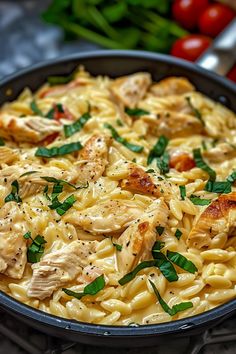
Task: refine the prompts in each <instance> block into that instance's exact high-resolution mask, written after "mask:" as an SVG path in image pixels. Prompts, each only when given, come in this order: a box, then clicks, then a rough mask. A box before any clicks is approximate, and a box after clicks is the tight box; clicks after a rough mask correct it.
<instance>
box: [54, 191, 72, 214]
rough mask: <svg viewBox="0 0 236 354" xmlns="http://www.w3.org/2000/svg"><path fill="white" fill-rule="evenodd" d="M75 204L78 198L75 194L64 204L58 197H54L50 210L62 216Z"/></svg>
mask: <svg viewBox="0 0 236 354" xmlns="http://www.w3.org/2000/svg"><path fill="white" fill-rule="evenodd" d="M75 202H76V198H75V196H74V195H73V194H72V195H70V196H69V197H68V198H66V199H65V200H64V202H62V203H61V202H60V201H59V200H58V199H57V197H54V199H53V200H52V204H51V205H49V208H50V209H56V212H57V214H59V215H61V216H62V215H63V214H65V212H66V211H67V210H68V209H70V208H71V207H72V205H73V204H74V203H75Z"/></svg>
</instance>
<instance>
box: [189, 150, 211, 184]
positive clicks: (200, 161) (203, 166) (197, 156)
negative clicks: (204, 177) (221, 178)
mask: <svg viewBox="0 0 236 354" xmlns="http://www.w3.org/2000/svg"><path fill="white" fill-rule="evenodd" d="M193 157H194V161H195V163H196V166H197V167H198V168H201V169H202V170H203V171H205V172H206V173H208V175H209V177H210V181H215V179H216V173H215V171H214V170H213V169H212V168H211V167H210V166H208V165H207V164H206V162H205V161H204V160H203V158H202V154H201V150H200V149H194V150H193Z"/></svg>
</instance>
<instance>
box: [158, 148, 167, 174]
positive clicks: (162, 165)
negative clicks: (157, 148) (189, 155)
mask: <svg viewBox="0 0 236 354" xmlns="http://www.w3.org/2000/svg"><path fill="white" fill-rule="evenodd" d="M169 160H170V156H169V154H168V152H166V151H165V152H164V154H163V155H162V156H161V157H158V158H157V166H158V168H159V169H160V173H161V174H163V175H165V174H166V173H168V172H169V170H170V168H169Z"/></svg>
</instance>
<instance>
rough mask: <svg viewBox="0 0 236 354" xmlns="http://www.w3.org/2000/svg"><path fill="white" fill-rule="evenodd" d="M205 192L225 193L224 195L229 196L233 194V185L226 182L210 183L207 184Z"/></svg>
mask: <svg viewBox="0 0 236 354" xmlns="http://www.w3.org/2000/svg"><path fill="white" fill-rule="evenodd" d="M204 190H205V191H207V192H213V193H224V194H228V193H231V192H232V189H231V183H230V182H229V181H224V182H213V181H208V182H207V184H206V185H205V188H204Z"/></svg>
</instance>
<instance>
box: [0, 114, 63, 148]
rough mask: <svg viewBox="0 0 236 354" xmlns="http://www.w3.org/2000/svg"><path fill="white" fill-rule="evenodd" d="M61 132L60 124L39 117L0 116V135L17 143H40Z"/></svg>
mask: <svg viewBox="0 0 236 354" xmlns="http://www.w3.org/2000/svg"><path fill="white" fill-rule="evenodd" d="M61 130H62V126H61V125H60V123H59V122H57V121H55V120H51V119H46V118H43V117H39V116H27V117H22V118H20V117H15V116H12V115H8V114H2V115H1V116H0V135H1V136H2V137H3V138H6V139H12V140H14V141H17V142H28V143H38V142H40V141H42V140H43V139H45V138H47V137H48V136H49V135H52V134H53V133H59V132H60V131H61Z"/></svg>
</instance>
